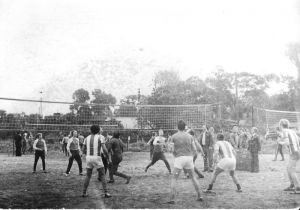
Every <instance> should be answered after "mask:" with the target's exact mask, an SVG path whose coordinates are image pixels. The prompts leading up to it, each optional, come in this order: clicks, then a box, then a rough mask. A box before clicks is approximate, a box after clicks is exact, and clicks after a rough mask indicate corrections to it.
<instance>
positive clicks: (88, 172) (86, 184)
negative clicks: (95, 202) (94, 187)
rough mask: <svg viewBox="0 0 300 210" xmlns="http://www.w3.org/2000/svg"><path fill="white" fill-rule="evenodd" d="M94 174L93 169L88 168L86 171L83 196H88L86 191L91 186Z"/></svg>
mask: <svg viewBox="0 0 300 210" xmlns="http://www.w3.org/2000/svg"><path fill="white" fill-rule="evenodd" d="M92 173H93V169H92V168H87V169H86V177H85V180H84V185H83V196H85V195H86V191H87V188H88V186H89V183H90V179H91V177H92Z"/></svg>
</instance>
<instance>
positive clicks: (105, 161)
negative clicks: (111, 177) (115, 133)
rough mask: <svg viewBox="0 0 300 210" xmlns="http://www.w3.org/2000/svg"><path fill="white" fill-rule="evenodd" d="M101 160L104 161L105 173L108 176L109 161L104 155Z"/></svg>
mask: <svg viewBox="0 0 300 210" xmlns="http://www.w3.org/2000/svg"><path fill="white" fill-rule="evenodd" d="M101 159H102V163H103V166H104V173H105V174H106V172H107V169H108V161H107V158H106V157H105V156H104V155H103V154H101Z"/></svg>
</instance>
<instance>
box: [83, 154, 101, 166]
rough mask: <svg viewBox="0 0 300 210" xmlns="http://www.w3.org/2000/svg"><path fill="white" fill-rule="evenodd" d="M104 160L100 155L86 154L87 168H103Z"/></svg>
mask: <svg viewBox="0 0 300 210" xmlns="http://www.w3.org/2000/svg"><path fill="white" fill-rule="evenodd" d="M102 167H104V166H103V162H102V159H101V157H100V156H86V168H90V169H93V168H97V169H98V168H102Z"/></svg>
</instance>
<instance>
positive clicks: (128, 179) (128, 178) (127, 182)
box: [126, 176, 131, 184]
mask: <svg viewBox="0 0 300 210" xmlns="http://www.w3.org/2000/svg"><path fill="white" fill-rule="evenodd" d="M130 179H131V176H129V177H127V181H126V184H129V182H130Z"/></svg>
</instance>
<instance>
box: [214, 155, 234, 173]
mask: <svg viewBox="0 0 300 210" xmlns="http://www.w3.org/2000/svg"><path fill="white" fill-rule="evenodd" d="M217 167H219V168H220V169H223V170H224V171H234V170H235V167H236V160H235V159H234V158H223V159H221V160H220V161H219V162H218V164H217Z"/></svg>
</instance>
